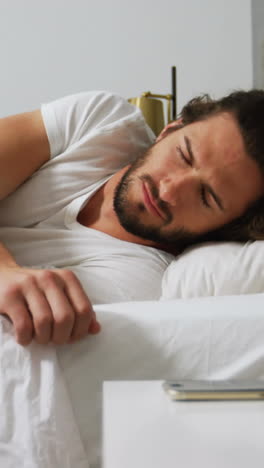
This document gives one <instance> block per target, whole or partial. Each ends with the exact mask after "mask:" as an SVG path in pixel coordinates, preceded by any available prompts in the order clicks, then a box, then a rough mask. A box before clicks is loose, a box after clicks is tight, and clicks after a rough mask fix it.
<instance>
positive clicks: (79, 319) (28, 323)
mask: <svg viewBox="0 0 264 468" xmlns="http://www.w3.org/2000/svg"><path fill="white" fill-rule="evenodd" d="M49 158H50V146H49V141H48V137H47V134H46V130H45V126H44V123H43V119H42V115H41V112H40V111H39V110H36V111H33V112H28V113H24V114H20V115H15V116H11V117H6V118H3V119H0V200H1V199H4V198H5V197H7V196H8V195H9V194H11V193H12V192H14V191H15V190H16V189H17V187H19V185H20V184H22V183H23V182H24V181H25V180H27V179H28V178H29V177H30V176H31V175H32V174H33V173H34V172H35V171H36V170H37V169H39V168H40V167H41V166H42V165H43V164H44V163H45V162H47V161H48V160H49ZM32 196H34V194H32ZM29 203H30V200H29ZM0 314H2V315H5V316H6V317H8V318H9V319H10V320H11V321H12V323H13V326H14V329H15V333H16V339H17V341H18V342H19V343H20V344H23V345H26V344H28V343H30V341H31V340H32V338H33V337H35V339H36V340H37V341H38V342H39V343H42V344H45V343H48V342H50V341H51V342H53V343H55V344H64V343H67V342H72V341H76V340H78V339H80V338H83V337H84V336H86V335H87V334H88V333H97V332H98V331H99V330H100V326H99V324H98V323H97V321H96V317H95V313H94V311H93V309H92V305H91V303H90V301H89V299H88V297H87V295H86V294H85V291H84V290H83V288H82V286H81V284H80V282H79V280H78V278H77V277H76V276H75V275H74V274H73V273H72V272H71V271H70V270H55V269H52V270H37V269H31V268H23V267H21V266H19V265H18V264H17V263H16V261H15V259H14V258H13V257H12V254H11V253H10V252H9V251H8V250H7V249H6V248H5V246H4V245H3V244H1V242H0Z"/></svg>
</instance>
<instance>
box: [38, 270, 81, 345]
mask: <svg viewBox="0 0 264 468" xmlns="http://www.w3.org/2000/svg"><path fill="white" fill-rule="evenodd" d="M38 281H39V287H40V289H41V290H42V291H43V293H44V294H45V297H46V299H47V301H48V303H49V306H50V309H51V311H52V318H53V331H52V338H51V339H52V341H53V343H55V344H64V343H66V342H67V341H68V339H69V337H70V335H71V332H72V328H73V324H74V310H73V308H72V306H71V304H70V302H69V299H68V298H67V294H66V293H65V290H64V289H63V281H62V280H61V279H60V278H59V277H58V276H57V273H54V272H53V271H50V270H43V272H42V273H41V275H39V278H38Z"/></svg>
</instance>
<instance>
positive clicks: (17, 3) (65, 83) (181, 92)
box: [0, 0, 264, 117]
mask: <svg viewBox="0 0 264 468" xmlns="http://www.w3.org/2000/svg"><path fill="white" fill-rule="evenodd" d="M263 20H264V2H263V0H184V2H182V1H181V0H162V1H157V0H129V1H128V0H110V1H109V0H108V1H107V0H97V1H93V2H92V1H90V0H68V1H66V0H45V2H41V1H37V0H1V5H0V57H1V74H0V79H1V87H0V102H1V106H0V116H1V117H3V116H5V115H8V114H14V113H18V112H23V111H27V110H32V109H34V108H37V107H39V106H40V104H41V103H43V102H46V101H50V100H52V99H55V98H58V97H62V96H65V95H67V94H72V93H76V92H79V91H85V90H102V89H103V90H111V91H114V92H116V93H118V94H120V95H122V96H124V97H126V98H129V97H133V96H138V95H140V94H141V93H142V92H143V91H148V90H150V91H152V92H153V93H162V94H164V93H170V92H171V71H170V69H171V66H172V65H176V66H177V95H178V96H177V98H178V111H179V110H180V109H181V107H182V106H183V105H184V104H185V103H186V102H187V101H188V100H189V99H190V98H192V97H194V96H195V95H197V94H200V93H210V94H211V95H212V96H213V97H220V96H222V95H224V94H226V93H228V92H230V91H232V90H234V89H237V88H239V89H241V88H243V89H248V88H251V87H253V86H255V87H263V88H264V29H263V27H262V25H263V24H264V21H263Z"/></svg>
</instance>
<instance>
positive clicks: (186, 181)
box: [159, 174, 194, 206]
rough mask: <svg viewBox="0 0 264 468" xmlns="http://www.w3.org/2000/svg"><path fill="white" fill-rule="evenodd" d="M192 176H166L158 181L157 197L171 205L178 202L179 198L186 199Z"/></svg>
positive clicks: (192, 181)
mask: <svg viewBox="0 0 264 468" xmlns="http://www.w3.org/2000/svg"><path fill="white" fill-rule="evenodd" d="M193 183H194V176H193V175H191V174H189V175H184V176H183V175H182V176H180V177H177V178H175V177H171V176H167V177H165V178H163V179H161V181H160V183H159V198H160V200H163V201H165V202H166V203H168V204H169V205H171V206H175V205H176V204H178V202H179V200H180V199H184V200H186V198H188V197H190V193H191V187H192V186H193Z"/></svg>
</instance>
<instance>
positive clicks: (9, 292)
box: [5, 284, 20, 299]
mask: <svg viewBox="0 0 264 468" xmlns="http://www.w3.org/2000/svg"><path fill="white" fill-rule="evenodd" d="M19 293H20V286H19V285H18V284H9V285H8V286H7V287H6V289H5V297H6V298H7V299H11V298H13V297H15V296H17V295H18V294H19Z"/></svg>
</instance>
